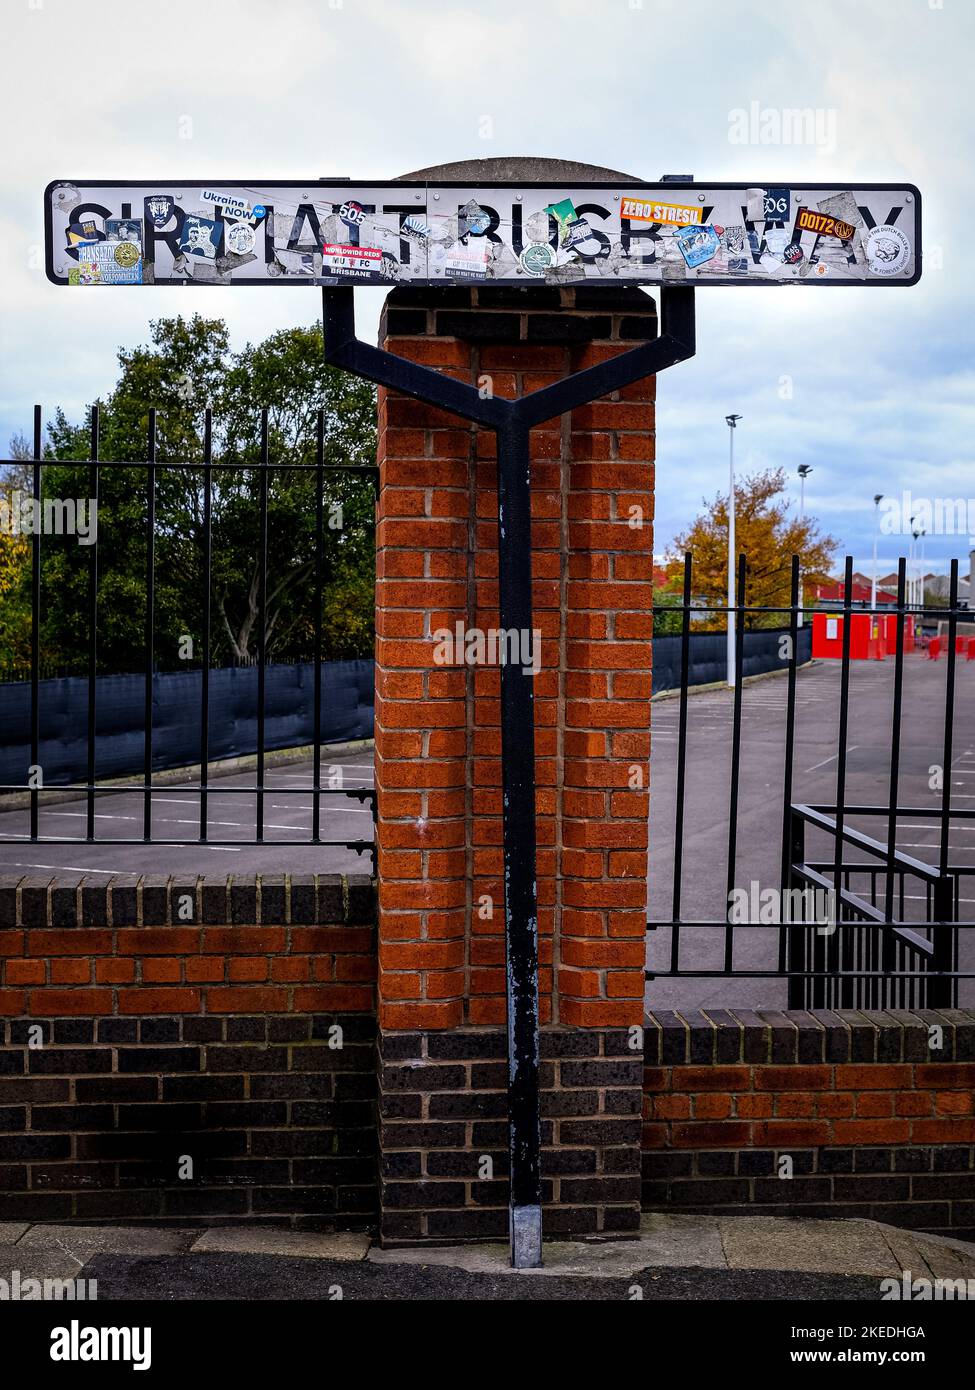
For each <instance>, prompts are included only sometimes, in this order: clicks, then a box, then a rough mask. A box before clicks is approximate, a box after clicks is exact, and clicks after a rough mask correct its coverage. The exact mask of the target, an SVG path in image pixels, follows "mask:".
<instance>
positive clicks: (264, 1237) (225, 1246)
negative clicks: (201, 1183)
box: [191, 1226, 370, 1260]
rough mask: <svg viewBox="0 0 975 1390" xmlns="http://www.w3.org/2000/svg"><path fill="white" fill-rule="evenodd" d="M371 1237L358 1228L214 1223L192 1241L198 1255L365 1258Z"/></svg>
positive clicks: (193, 1249) (332, 1258)
mask: <svg viewBox="0 0 975 1390" xmlns="http://www.w3.org/2000/svg"><path fill="white" fill-rule="evenodd" d="M369 1245H370V1239H369V1237H368V1236H367V1235H360V1234H359V1233H358V1232H355V1231H334V1232H321V1231H289V1230H286V1229H284V1228H282V1227H280V1226H278V1227H274V1226H214V1227H213V1228H212V1229H211V1230H208V1231H204V1232H203V1234H202V1235H200V1236H198V1237H197V1239H196V1240H194V1241H193V1244H192V1247H191V1248H192V1252H193V1254H194V1255H200V1254H208V1253H212V1254H228V1255H233V1254H238V1255H279V1256H289V1257H298V1258H301V1259H314V1260H364V1259H365V1258H366V1252H367V1251H368V1249H369Z"/></svg>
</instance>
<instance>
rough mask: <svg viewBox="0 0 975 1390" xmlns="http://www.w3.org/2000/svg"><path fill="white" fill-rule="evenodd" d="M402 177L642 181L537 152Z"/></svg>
mask: <svg viewBox="0 0 975 1390" xmlns="http://www.w3.org/2000/svg"><path fill="white" fill-rule="evenodd" d="M400 178H402V179H427V180H428V181H430V180H435V179H443V180H444V181H447V180H450V181H451V182H458V181H461V180H464V181H468V182H470V183H610V182H613V183H640V182H642V180H641V179H639V178H637V176H636V175H635V174H622V173H620V171H619V169H604V168H603V167H602V165H599V164H581V163H580V162H579V161H578V160H575V159H539V158H538V157H537V156H535V155H521V154H514V155H502V156H500V157H499V158H498V159H458V160H454V161H453V162H452V163H450V164H431V165H430V166H429V167H428V168H426V169H414V170H413V172H412V173H410V174H401V175H400Z"/></svg>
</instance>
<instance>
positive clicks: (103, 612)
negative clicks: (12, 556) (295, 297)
mask: <svg viewBox="0 0 975 1390" xmlns="http://www.w3.org/2000/svg"><path fill="white" fill-rule="evenodd" d="M151 339H152V341H151V345H149V346H144V347H138V348H135V349H133V350H127V349H122V350H121V351H120V352H119V355H118V360H119V367H120V373H119V378H118V381H117V383H116V386H115V389H114V390H113V391H112V392H111V394H110V395H109V396H108V397H107V398H106V399H105V401H104V402H103V403H100V408H99V450H100V452H99V456H100V458H102V459H103V460H110V461H112V462H113V463H118V462H120V461H123V460H137V461H142V460H145V459H146V458H147V448H148V442H147V441H148V430H149V409H150V407H155V408H156V410H157V415H156V459H157V461H158V463H160V464H163V463H177V462H178V463H179V464H181V465H183V466H180V467H172V468H164V467H159V468H158V469H157V471H156V489H155V505H156V524H155V541H154V552H153V561H154V574H155V590H154V612H153V634H154V643H155V655H156V661H157V665H158V667H159V668H160V669H163V670H165V669H179V667H180V666H181V665H183V663H184V662H185V661H186V657H187V651H188V650H189V644H188V643H187V638H189V639H192V653H193V655H192V659H191V661H190V664H197V663H198V662H199V659H200V655H201V652H202V645H203V636H204V634H203V629H202V621H203V611H204V610H203V603H204V594H205V592H206V534H207V528H206V502H207V484H206V477H207V475H206V471H205V470H204V468H203V467H202V466H201V465H202V463H203V460H204V447H205V445H204V408H205V407H206V406H210V407H212V411H213V434H212V458H213V461H214V462H215V463H219V464H221V465H223V464H226V465H230V466H229V467H214V468H213V469H212V470H211V475H210V476H211V484H210V517H211V528H210V531H211V541H212V545H211V555H210V594H211V629H210V644H211V660H212V661H213V663H214V664H222V663H225V662H231V661H237V662H241V663H247V662H251V661H254V660H255V659H256V657H257V652H258V641H259V631H260V605H259V592H260V589H259V585H260V573H261V567H260V559H259V556H260V542H261V535H260V502H261V497H262V494H263V491H264V489H265V488H266V491H267V499H268V514H267V557H268V564H267V578H266V591H267V611H266V625H265V632H266V652H267V658H268V660H276V661H290V660H300V659H307V658H309V657H311V656H313V654H314V643H313V636H314V605H315V594H316V585H317V582H318V577H319V576H318V575H317V574H316V534H317V531H316V524H317V470H316V469H315V468H314V467H311V468H304V469H294V468H290V467H285V465H293V464H306V465H308V464H312V465H313V464H315V463H316V461H317V457H318V453H317V428H318V423H317V422H318V412H319V411H322V412H323V413H324V440H323V450H322V461H323V463H324V465H325V467H324V471H323V487H322V520H321V531H322V547H321V556H320V564H319V566H318V568H319V569H320V580H321V584H322V595H323V598H322V611H323V627H322V635H323V654H324V655H325V656H331V655H342V656H365V655H369V654H371V651H372V644H373V576H374V546H375V535H374V526H375V522H374V515H375V501H374V490H373V484H372V477H371V475H366V476H362V475H359V476H356V475H350V474H349V473H346V472H340V471H337V469H338V466H339V465H354V466H356V467H360V466H371V465H373V464H374V462H375V447H376V432H375V394H374V391H373V389H372V387H370V386H369V385H368V384H366V383H364V382H362V381H359V380H358V379H357V378H353V377H350V376H347V375H346V374H345V373H343V372H340V371H338V370H337V369H335V368H333V367H329V366H326V364H325V362H324V359H323V352H322V334H321V328H320V327H312V328H296V329H288V330H284V331H281V332H279V333H275V334H273V335H272V336H271V337H270V338H268V339H267V340H266V341H264V342H263V343H260V344H258V345H257V346H254V345H252V344H248V345H247V346H246V347H245V348H244V349H243V351H242V352H239V353H236V354H233V353H231V351H230V346H229V338H228V333H227V328H226V325H225V324H224V323H223V321H222V320H220V319H204V318H202V317H200V316H199V315H194V316H193V317H192V319H189V320H186V319H183V318H182V317H177V318H174V319H160V320H158V321H157V322H154V323H153V324H152V325H151ZM265 407H266V408H267V412H268V426H267V457H268V460H269V464H270V465H271V466H270V467H269V468H268V469H267V470H266V471H265V470H262V468H261V457H262V441H261V434H262V430H261V411H262V409H263V408H265ZM91 418H92V417H91V411H89V412H88V414H87V417H86V420H85V423H84V424H83V425H77V424H72V423H71V422H69V421H68V420H67V418H66V417H65V415H64V414H63V412H61V411H59V412H58V413H57V415H56V416H55V417H54V419H53V420H52V421H51V422H50V423H49V425H48V444H47V449H46V453H47V456H48V457H50V458H52V459H56V460H59V461H62V462H60V463H59V464H58V465H57V466H53V467H52V466H45V469H44V476H43V486H44V494H45V496H48V497H55V496H57V497H75V498H89V497H91V496H93V495H94V494H93V482H92V478H91V472H92V470H90V469H89V468H88V466H87V465H86V464H83V463H77V462H72V460H79V459H87V458H88V457H89V454H88V450H89V447H90V436H91ZM332 470H336V471H332ZM148 509H149V496H148V471H147V469H146V468H145V467H141V466H140V467H113V466H106V465H103V466H102V467H101V468H100V469H99V472H98V542H99V544H98V658H99V667H100V669H102V670H105V671H127V670H128V671H130V670H140V669H141V668H142V666H143V664H144V660H145V658H144V650H145V629H146V620H147V618H146V575H147V568H148V563H149V548H148V524H147V522H148ZM93 554H94V551H93V548H92V547H86V546H82V545H79V544H78V541H77V538H76V537H74V536H47V535H45V537H44V539H43V544H42V555H43V563H42V596H43V599H42V613H43V630H42V643H41V645H42V652H43V659H44V660H45V661H49V662H56V663H57V664H58V665H70V664H74V663H80V662H81V661H82V660H83V659H84V657H85V654H86V652H87V647H88V639H89V633H88V586H89V577H90V572H91V564H92V560H93ZM367 595H368V602H367ZM0 602H2V600H0Z"/></svg>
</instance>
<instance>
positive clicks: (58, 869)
mask: <svg viewBox="0 0 975 1390" xmlns="http://www.w3.org/2000/svg"><path fill="white" fill-rule="evenodd" d="M8 862H9V864H10V867H11V868H13V869H53V870H54V871H55V873H62V874H63V873H70V874H124V873H127V872H128V870H127V869H89V868H83V867H81V866H79V865H77V864H24V863H21V862H20V861H19V860H16V859H11V860H9V861H8Z"/></svg>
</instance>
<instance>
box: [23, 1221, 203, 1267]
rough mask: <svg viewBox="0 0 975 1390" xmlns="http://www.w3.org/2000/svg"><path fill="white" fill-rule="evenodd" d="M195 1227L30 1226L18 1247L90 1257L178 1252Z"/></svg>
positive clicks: (181, 1249) (187, 1246)
mask: <svg viewBox="0 0 975 1390" xmlns="http://www.w3.org/2000/svg"><path fill="white" fill-rule="evenodd" d="M197 1234H198V1231H196V1230H185V1231H182V1230H173V1229H172V1228H171V1227H159V1226H53V1225H52V1226H49V1225H43V1224H38V1225H36V1226H31V1227H30V1229H29V1230H28V1231H26V1232H25V1233H24V1235H22V1236H21V1237H20V1239H19V1240H18V1242H17V1249H18V1250H52V1249H63V1250H68V1251H70V1252H72V1253H74V1254H78V1255H81V1256H82V1257H83V1258H85V1259H88V1258H89V1257H90V1256H91V1255H94V1254H97V1253H98V1251H102V1250H105V1251H111V1252H112V1253H113V1254H128V1255H178V1254H180V1253H181V1252H182V1251H184V1250H188V1249H189V1247H190V1245H191V1244H192V1242H193V1238H194V1237H195V1236H196V1235H197Z"/></svg>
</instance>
